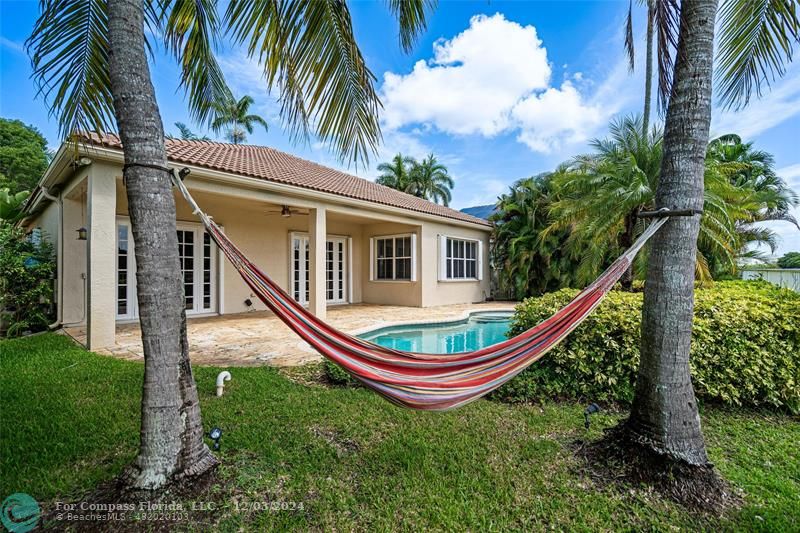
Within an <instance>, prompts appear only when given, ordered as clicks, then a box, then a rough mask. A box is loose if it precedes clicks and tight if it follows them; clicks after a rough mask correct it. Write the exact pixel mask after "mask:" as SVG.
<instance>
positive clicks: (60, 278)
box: [42, 187, 64, 330]
mask: <svg viewBox="0 0 800 533" xmlns="http://www.w3.org/2000/svg"><path fill="white" fill-rule="evenodd" d="M42 196H44V197H45V198H47V199H48V200H50V201H51V202H54V203H55V204H56V205H57V206H58V246H57V247H56V255H57V256H58V257H57V260H56V280H57V283H56V321H55V322H53V323H52V324H50V325H49V326H47V329H48V330H54V329H56V328H58V327H59V326H60V325H61V319H62V314H61V313H62V311H61V309H62V306H63V301H62V299H61V298H62V296H63V292H64V291H63V290H62V284H63V283H64V275H63V274H64V206H63V205H62V203H61V194H60V193H59V195H58V196H54V195H52V194H50V191H48V190H47V188H46V187H42Z"/></svg>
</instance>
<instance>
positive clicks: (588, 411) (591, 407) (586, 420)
mask: <svg viewBox="0 0 800 533" xmlns="http://www.w3.org/2000/svg"><path fill="white" fill-rule="evenodd" d="M599 412H600V406H599V405H597V404H596V403H591V404H589V407H587V408H586V410H584V411H583V425H584V426H585V427H586V429H589V415H591V414H594V413H599Z"/></svg>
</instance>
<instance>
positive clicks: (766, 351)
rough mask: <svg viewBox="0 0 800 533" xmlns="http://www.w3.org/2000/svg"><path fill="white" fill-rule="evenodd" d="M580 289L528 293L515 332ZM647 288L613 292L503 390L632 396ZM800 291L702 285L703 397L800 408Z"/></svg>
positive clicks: (696, 342)
mask: <svg viewBox="0 0 800 533" xmlns="http://www.w3.org/2000/svg"><path fill="white" fill-rule="evenodd" d="M575 294H576V291H575V290H573V289H564V290H561V291H558V292H555V293H550V294H546V295H544V296H542V297H539V298H530V299H528V300H525V301H524V302H523V303H522V304H520V306H519V307H518V308H517V311H516V314H515V315H514V319H513V323H512V328H511V331H510V333H509V334H511V335H513V334H516V333H520V332H522V331H524V330H526V329H528V328H530V327H532V326H534V325H536V324H538V323H539V322H540V321H541V320H543V319H544V318H546V317H548V316H550V315H551V314H552V313H554V312H555V311H557V310H558V309H560V308H562V307H563V306H564V305H565V304H566V303H567V302H568V301H569V300H570V299H571V298H572V297H573V296H575ZM641 308H642V294H641V293H625V292H620V291H614V292H612V293H611V294H609V296H608V297H607V298H606V300H605V301H604V302H603V303H602V304H601V305H600V306H599V307H598V308H597V310H595V311H594V312H593V313H592V314H591V315H590V316H589V318H587V320H586V321H585V322H583V323H582V324H581V325H580V326H578V327H577V328H576V329H575V331H573V332H572V333H571V334H570V335H569V337H567V338H566V339H565V340H564V341H563V342H562V343H561V344H559V345H558V346H556V347H555V348H553V350H551V351H550V352H549V353H548V355H547V357H546V358H544V359H542V360H541V361H539V362H538V363H536V364H535V365H533V366H531V367H530V368H528V369H527V370H525V371H524V372H523V373H522V374H520V375H519V376H518V377H517V378H515V379H513V380H512V381H510V382H509V383H508V384H506V385H504V386H503V387H501V388H500V389H498V391H497V393H496V394H495V396H496V397H499V398H501V399H504V400H507V401H516V402H520V401H522V402H540V401H545V400H550V399H553V398H561V399H566V398H570V399H572V398H575V399H580V400H582V401H598V400H603V401H623V402H630V401H631V400H632V398H633V390H634V389H633V387H634V383H635V382H636V369H637V367H638V365H639V346H640V342H639V337H640V322H641V314H642V313H641ZM798 316H800V295H798V294H797V293H794V292H792V291H790V290H788V289H780V288H778V287H776V286H775V285H772V284H770V283H766V282H759V281H723V282H719V283H715V284H714V285H713V286H712V287H705V288H698V289H696V290H695V308H694V328H693V333H692V348H691V357H690V359H689V361H690V364H691V367H692V378H693V379H692V380H693V382H694V385H695V389H696V391H697V394H698V396H699V397H700V398H702V399H705V400H708V401H714V402H720V403H724V404H728V405H746V406H777V407H783V408H786V409H789V410H791V411H792V412H795V413H797V412H798V411H800V388H798V387H797V376H798V373H799V372H800V321H799V320H798V318H797V317H798Z"/></svg>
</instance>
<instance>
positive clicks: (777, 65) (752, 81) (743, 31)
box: [716, 0, 800, 109]
mask: <svg viewBox="0 0 800 533" xmlns="http://www.w3.org/2000/svg"><path fill="white" fill-rule="evenodd" d="M718 19H719V21H720V30H719V56H718V63H717V71H716V82H717V83H718V84H719V86H720V92H719V100H720V102H721V103H722V104H723V105H724V106H725V107H727V108H731V107H733V108H736V109H740V108H742V107H744V106H746V105H747V103H748V102H749V101H750V98H751V97H752V96H753V95H754V94H755V95H756V96H761V92H762V90H763V88H764V87H765V86H766V87H769V85H770V83H771V82H773V81H775V80H776V79H777V78H780V77H782V76H783V75H784V74H785V72H786V64H788V63H789V62H791V60H792V53H793V47H794V46H795V45H796V44H797V43H800V16H798V4H797V1H796V0H726V1H725V2H723V3H722V5H721V7H720V10H719V16H718Z"/></svg>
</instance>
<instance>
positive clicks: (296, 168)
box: [86, 133, 488, 226]
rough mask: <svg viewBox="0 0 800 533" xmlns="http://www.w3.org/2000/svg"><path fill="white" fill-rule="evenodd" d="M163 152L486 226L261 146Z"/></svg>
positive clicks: (109, 139) (178, 142) (177, 143)
mask: <svg viewBox="0 0 800 533" xmlns="http://www.w3.org/2000/svg"><path fill="white" fill-rule="evenodd" d="M86 140H87V141H89V142H90V143H92V144H100V145H102V146H105V147H108V148H117V149H121V148H122V143H121V142H120V139H119V137H117V136H116V135H113V134H104V135H98V134H94V133H93V134H90V135H87V136H86ZM166 148H167V158H168V159H169V160H170V161H173V162H176V163H185V164H189V165H195V166H198V167H203V168H208V169H212V170H219V171H223V172H230V173H232V174H238V175H240V176H247V177H250V178H257V179H263V180H266V181H272V182H275V183H283V184H286V185H293V186H295V187H302V188H305V189H312V190H315V191H321V192H326V193H331V194H336V195H339V196H345V197H348V198H355V199H358V200H364V201H366V202H372V203H376V204H381V205H387V206H392V207H399V208H403V209H408V210H410V211H416V212H418V213H425V214H428V215H436V216H440V217H443V218H449V219H454V220H460V221H464V222H471V223H473V224H479V225H481V226H487V225H488V223H487V222H486V221H485V220H483V219H480V218H477V217H474V216H472V215H468V214H466V213H462V212H460V211H456V210H455V209H450V208H449V207H444V206H442V205H439V204H435V203H433V202H429V201H427V200H423V199H421V198H417V197H416V196H412V195H410V194H406V193H403V192H400V191H397V190H395V189H391V188H389V187H384V186H383V185H378V184H377V183H374V182H372V181H369V180H366V179H363V178H359V177H357V176H353V175H350V174H347V173H345V172H340V171H338V170H335V169H332V168H328V167H325V166H322V165H320V164H317V163H314V162H312V161H307V160H305V159H301V158H299V157H296V156H293V155H291V154H287V153H286V152H281V151H280V150H275V149H274V148H269V147H266V146H253V145H246V144H226V143H220V142H214V141H187V140H182V139H167V140H166Z"/></svg>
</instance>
